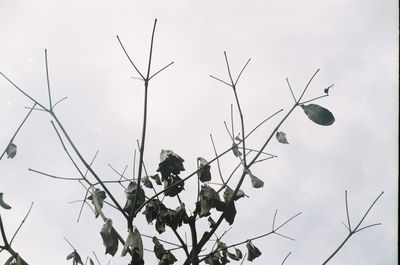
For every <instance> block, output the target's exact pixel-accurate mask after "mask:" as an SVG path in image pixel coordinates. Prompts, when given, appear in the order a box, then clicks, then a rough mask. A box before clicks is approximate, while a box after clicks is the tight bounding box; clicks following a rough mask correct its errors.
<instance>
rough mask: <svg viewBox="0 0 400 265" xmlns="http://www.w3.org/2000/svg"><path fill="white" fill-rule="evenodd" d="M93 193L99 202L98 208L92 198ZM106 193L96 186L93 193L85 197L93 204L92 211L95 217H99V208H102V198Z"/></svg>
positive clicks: (103, 198)
mask: <svg viewBox="0 0 400 265" xmlns="http://www.w3.org/2000/svg"><path fill="white" fill-rule="evenodd" d="M93 195H94V196H96V199H97V202H98V203H99V206H100V209H97V207H96V204H95V202H94V200H93ZM106 197H107V195H106V193H105V191H102V190H100V189H98V188H96V189H95V191H94V194H91V195H89V197H87V199H88V200H90V201H92V203H93V205H94V213H95V216H96V218H97V217H99V215H100V210H101V209H103V205H104V200H105V199H106Z"/></svg>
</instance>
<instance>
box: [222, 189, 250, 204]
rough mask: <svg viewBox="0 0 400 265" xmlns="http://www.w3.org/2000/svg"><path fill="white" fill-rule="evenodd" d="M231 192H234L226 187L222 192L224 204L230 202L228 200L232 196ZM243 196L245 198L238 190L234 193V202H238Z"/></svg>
mask: <svg viewBox="0 0 400 265" xmlns="http://www.w3.org/2000/svg"><path fill="white" fill-rule="evenodd" d="M233 192H234V190H232V189H231V188H230V187H228V186H226V188H225V191H224V201H225V202H229V201H230V199H231V198H232V196H233ZM244 196H246V194H244V192H243V191H242V190H238V192H237V193H236V196H235V201H237V200H239V199H240V198H243V197H244Z"/></svg>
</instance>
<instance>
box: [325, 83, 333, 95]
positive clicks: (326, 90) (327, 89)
mask: <svg viewBox="0 0 400 265" xmlns="http://www.w3.org/2000/svg"><path fill="white" fill-rule="evenodd" d="M334 85H335V84H332V85H330V86H328V87H327V88H325V89H324V93H325V94H327V95H328V94H329V89H330V88H331V87H333V86H334Z"/></svg>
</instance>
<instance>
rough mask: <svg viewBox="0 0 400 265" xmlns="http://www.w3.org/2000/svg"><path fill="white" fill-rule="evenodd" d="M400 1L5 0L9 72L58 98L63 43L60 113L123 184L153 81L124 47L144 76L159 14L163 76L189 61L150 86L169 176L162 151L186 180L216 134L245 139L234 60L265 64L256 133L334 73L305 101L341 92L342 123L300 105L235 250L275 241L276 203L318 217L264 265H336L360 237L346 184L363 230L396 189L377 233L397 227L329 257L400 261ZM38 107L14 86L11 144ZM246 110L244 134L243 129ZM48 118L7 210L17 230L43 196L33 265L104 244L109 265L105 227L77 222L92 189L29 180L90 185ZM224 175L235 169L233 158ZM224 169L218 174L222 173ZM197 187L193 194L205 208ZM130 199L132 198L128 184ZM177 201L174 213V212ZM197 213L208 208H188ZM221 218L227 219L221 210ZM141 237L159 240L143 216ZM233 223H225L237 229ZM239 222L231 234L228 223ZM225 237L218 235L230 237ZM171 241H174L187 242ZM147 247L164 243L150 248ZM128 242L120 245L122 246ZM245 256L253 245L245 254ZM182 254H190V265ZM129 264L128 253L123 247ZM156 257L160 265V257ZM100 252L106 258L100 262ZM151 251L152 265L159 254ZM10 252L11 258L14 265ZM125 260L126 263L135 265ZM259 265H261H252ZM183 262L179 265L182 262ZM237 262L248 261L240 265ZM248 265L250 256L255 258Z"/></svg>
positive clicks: (265, 249)
mask: <svg viewBox="0 0 400 265" xmlns="http://www.w3.org/2000/svg"><path fill="white" fill-rule="evenodd" d="M397 17H398V6H397V3H396V1H389V0H384V1H382V0H381V1H378V0H376V1H373V0H368V1H361V0H353V1H343V0H339V1H329V2H328V1H311V0H310V1H305V0H301V1H251V3H250V1H226V0H223V1H202V3H201V4H198V3H197V4H195V3H194V2H191V3H190V2H189V1H146V2H145V1H93V0H89V1H11V0H0V71H2V72H3V73H4V74H6V75H8V76H9V77H10V78H11V79H12V80H13V81H14V82H15V83H16V84H18V85H19V86H20V87H21V88H23V89H25V91H26V92H28V93H30V94H31V95H32V96H34V97H35V98H37V99H38V100H39V101H41V102H43V103H46V104H47V90H46V79H45V65H44V49H45V48H47V49H48V53H49V67H50V81H51V87H52V95H53V98H54V99H53V101H56V100H58V99H61V98H63V97H64V96H68V99H67V100H66V101H65V102H63V103H61V104H60V105H59V106H58V107H57V109H56V111H57V113H58V115H59V116H60V118H61V120H62V122H63V123H64V125H65V127H66V128H67V130H68V131H69V133H70V136H71V137H72V138H73V140H75V142H76V143H77V145H78V147H79V148H80V150H81V151H82V153H83V155H84V156H85V157H86V158H87V159H88V160H90V159H91V157H92V156H93V155H94V153H95V152H96V150H99V152H100V153H99V157H98V159H97V160H96V162H95V164H94V168H95V170H96V171H97V172H99V174H100V175H101V176H103V177H104V179H116V178H117V177H118V176H116V175H115V173H113V171H112V170H111V169H110V168H109V167H108V166H107V163H110V164H111V165H113V166H114V167H115V168H117V169H118V170H120V171H122V169H123V168H124V167H125V165H129V167H128V172H129V175H130V176H131V175H132V173H131V172H132V159H133V155H132V153H133V149H134V148H135V147H136V139H139V138H140V133H141V121H142V95H143V85H142V83H141V82H140V81H137V80H135V79H132V78H131V76H136V75H135V73H134V71H133V69H132V67H131V65H130V64H129V62H128V60H127V59H126V58H125V56H124V55H123V52H122V50H121V48H120V47H119V44H118V42H117V39H116V38H115V35H119V36H120V38H121V39H122V41H123V42H124V44H125V46H126V48H127V50H128V52H129V54H130V55H131V57H132V58H133V60H134V61H135V62H136V64H137V65H138V67H139V68H140V69H141V70H142V71H143V72H144V71H145V69H146V66H147V64H146V62H147V56H148V49H149V42H150V35H151V30H152V26H153V21H154V19H155V18H158V24H157V29H156V37H155V47H154V57H153V69H154V70H157V69H160V68H161V67H163V66H165V65H166V64H168V63H169V62H171V61H174V62H175V63H174V65H173V66H171V67H170V68H169V69H167V70H166V71H164V72H162V73H161V74H160V75H159V76H157V78H155V79H154V81H152V82H151V84H150V92H149V97H150V99H149V100H150V101H149V115H148V118H149V120H148V134H147V146H146V151H145V162H146V167H147V169H148V171H149V173H155V170H156V169H157V165H158V156H159V152H160V150H161V149H172V150H174V151H175V152H176V153H178V154H179V155H181V156H182V157H183V158H184V159H185V167H186V169H187V171H186V173H184V174H183V175H182V176H186V174H187V173H189V172H191V171H192V170H194V169H195V166H196V158H197V157H198V156H202V157H205V158H206V159H211V158H212V157H213V151H212V145H211V142H210V139H209V133H213V135H214V138H215V141H216V145H217V149H218V151H219V152H222V151H223V150H225V149H226V148H228V147H229V146H230V142H229V137H228V135H227V133H226V131H225V129H224V126H223V121H224V120H226V121H229V119H230V104H231V103H234V98H233V93H232V91H230V89H229V88H228V87H226V86H224V85H222V84H221V83H219V82H217V81H215V80H213V79H211V78H209V75H210V74H213V75H215V76H218V77H220V78H222V79H225V80H228V79H227V78H228V76H227V72H226V68H225V63H224V57H223V51H227V53H228V56H229V59H230V63H231V67H232V71H233V73H234V74H235V75H236V74H238V72H239V71H240V69H241V68H242V66H243V65H244V63H245V62H246V60H247V59H248V58H252V61H251V63H250V64H249V66H248V68H247V69H246V71H245V73H244V74H243V76H242V78H241V81H240V82H239V88H238V93H239V96H240V99H241V104H242V107H243V111H244V116H245V122H246V124H245V125H246V130H247V131H250V130H251V129H252V128H253V127H254V126H256V125H257V124H258V123H259V122H260V121H261V120H263V119H264V118H265V117H267V116H269V115H271V114H272V113H273V112H275V111H277V110H278V109H280V108H284V109H285V110H286V111H287V110H288V109H289V108H290V107H291V104H292V103H293V99H292V97H291V95H290V92H289V89H288V88H287V85H286V81H285V78H286V77H288V78H289V80H290V81H291V84H292V87H293V89H294V90H295V93H297V95H299V94H300V93H301V91H302V89H303V88H304V86H305V84H306V83H307V81H308V80H309V78H310V77H311V75H312V74H313V73H314V72H315V71H316V69H318V68H320V69H321V71H320V73H319V74H318V75H317V77H316V78H315V80H314V81H313V83H312V84H311V87H310V89H309V90H308V92H307V94H306V98H311V97H315V96H319V95H321V94H322V92H323V89H324V88H325V87H327V86H329V85H330V84H332V83H335V86H334V87H333V88H332V89H331V93H330V94H331V95H330V96H329V97H327V98H323V99H321V100H320V101H319V102H317V104H320V105H322V106H324V107H326V108H328V109H330V110H331V111H332V112H333V114H334V115H335V117H336V122H335V124H334V125H333V126H330V127H321V126H318V125H316V124H314V123H312V122H311V121H309V120H308V119H307V117H306V116H305V115H304V113H302V110H301V109H298V110H296V111H295V113H294V114H293V115H292V116H291V117H290V118H289V120H288V121H287V122H286V123H285V124H284V125H283V126H282V127H281V130H282V131H284V132H286V133H287V137H288V141H289V143H290V144H289V145H282V144H278V143H276V141H273V143H271V144H270V146H269V148H268V150H267V151H268V152H272V153H273V154H275V155H277V156H279V157H278V158H277V159H273V160H270V161H268V162H266V163H263V164H258V165H257V166H255V167H254V169H253V173H254V174H255V175H257V176H259V177H260V178H262V179H263V180H264V182H265V186H264V188H263V189H257V190H256V189H252V188H251V185H250V180H248V179H247V180H246V181H245V184H244V186H243V189H244V190H245V192H246V193H247V194H248V195H249V196H250V198H246V199H241V200H239V201H238V202H237V204H236V205H237V209H238V215H237V217H236V221H235V224H234V225H233V228H232V230H230V232H229V233H228V234H227V235H226V237H225V242H226V243H228V244H230V243H235V242H238V241H242V240H245V239H247V238H250V237H253V236H257V235H259V234H262V233H265V232H269V231H270V229H271V222H272V217H273V214H274V211H275V209H277V208H278V209H279V213H278V219H279V220H285V218H288V217H290V216H292V215H294V214H295V213H297V212H299V211H301V212H303V214H302V215H300V216H299V217H298V218H296V219H295V220H294V221H292V222H291V223H289V225H288V226H287V227H286V228H285V229H284V230H282V233H284V234H285V235H287V236H290V237H294V238H295V239H296V241H295V242H292V241H289V240H286V239H283V238H281V237H274V236H271V237H266V238H263V239H260V240H257V241H254V244H255V245H256V246H257V247H259V248H260V250H261V251H262V253H263V254H262V256H261V257H260V258H258V259H256V260H255V261H254V262H253V263H252V264H267V263H268V264H281V262H282V260H283V258H284V257H285V255H286V254H287V253H288V252H289V251H292V254H291V256H290V258H289V259H288V261H287V263H286V264H321V262H322V261H323V260H325V259H326V258H327V257H328V256H329V255H330V254H331V253H332V252H333V250H334V249H335V248H336V247H337V246H338V245H339V244H340V243H341V241H342V240H343V239H344V238H345V236H346V229H345V227H344V226H343V225H342V222H343V221H345V220H346V215H345V207H344V206H345V205H344V191H345V190H348V191H349V203H350V210H351V212H350V215H351V217H352V220H353V224H354V223H355V222H356V221H358V220H359V218H360V217H361V216H362V214H363V213H364V212H365V210H366V209H367V208H368V206H369V205H370V203H371V202H372V201H373V200H374V199H375V198H376V196H378V194H379V193H380V192H381V191H385V194H384V195H383V197H382V198H381V200H380V201H379V202H378V203H377V205H376V206H375V207H374V208H373V210H372V211H371V213H370V215H369V216H368V218H367V219H366V220H365V224H373V223H377V222H382V226H378V227H373V228H370V229H367V230H366V231H363V232H361V233H359V234H357V235H355V236H354V238H351V239H350V241H349V242H348V243H347V244H346V245H345V247H344V248H343V249H342V250H341V252H339V254H338V255H337V256H336V257H335V258H334V259H333V260H332V262H331V263H330V264H371V265H372V264H373V265H375V264H396V261H397V253H396V251H397V198H398V190H397V186H398V181H397V170H398V168H397V161H398V153H397V150H396V149H397V148H396V147H397V146H398V140H397V136H398V123H397V118H398V112H397V106H398V74H397V73H398V59H397V58H398V37H397V36H398V20H397ZM31 105H32V103H31V102H30V101H29V100H27V99H26V98H25V97H24V96H22V95H21V94H20V93H19V92H18V91H16V89H14V88H13V87H12V86H11V85H10V84H9V83H8V82H7V81H6V80H4V79H3V78H0V124H1V127H0V149H1V151H2V150H3V148H5V147H6V145H7V143H8V141H9V139H10V137H11V136H12V134H13V133H14V131H15V129H16V128H17V127H18V125H19V124H20V122H21V121H22V119H23V118H24V117H25V115H26V113H27V110H26V109H24V107H25V106H31ZM283 115H284V114H281V115H280V116H278V117H276V118H275V119H273V120H272V121H271V122H270V123H269V124H267V125H265V126H263V127H262V128H261V129H259V130H258V132H257V133H256V134H254V136H253V138H251V139H250V140H249V145H251V147H254V148H257V147H260V146H261V145H262V143H263V141H265V139H266V137H267V136H268V135H269V133H270V131H271V130H272V129H273V128H274V126H275V125H276V124H277V123H278V121H279V119H280V118H282V117H283ZM237 118H238V115H237V114H236V116H235V120H236V125H237V127H236V131H239V127H238V125H239V120H238V119H237ZM49 121H50V119H49V116H48V115H46V114H45V113H41V112H34V113H33V115H32V116H31V118H30V119H29V120H28V121H27V123H26V125H25V126H24V127H23V129H22V131H21V132H20V134H19V135H18V136H17V138H16V139H15V141H14V142H15V143H16V144H17V145H18V153H17V156H16V157H15V158H14V159H12V160H11V159H3V160H2V161H1V162H0V172H1V175H0V192H4V193H5V194H6V195H5V198H6V200H7V202H8V203H9V204H11V205H12V206H13V209H12V210H11V211H5V210H3V209H0V210H1V214H2V218H3V221H4V223H5V225H6V228H7V232H8V234H9V235H10V236H11V234H12V233H13V231H14V230H15V229H16V227H17V226H18V225H19V222H20V221H21V220H22V218H23V216H24V215H25V213H26V211H27V209H28V208H29V205H30V202H32V201H34V202H35V204H34V207H33V210H32V212H31V214H30V216H29V218H28V219H27V221H26V223H25V224H24V226H23V227H22V230H21V231H20V233H19V234H18V236H17V238H16V239H15V242H14V247H15V249H16V250H18V251H19V252H20V253H21V255H23V257H25V258H26V259H27V260H28V261H30V264H43V265H47V264H70V262H69V261H68V262H67V261H66V260H65V257H66V256H67V254H68V253H70V252H71V251H72V250H71V248H70V247H69V246H68V244H67V243H66V242H65V241H64V239H63V236H66V237H67V238H68V239H69V240H70V241H71V242H72V243H73V245H74V247H75V248H77V250H78V251H79V252H80V253H81V255H82V256H84V257H86V255H90V254H91V253H92V251H93V250H94V251H95V252H96V254H97V255H98V257H99V259H100V261H101V262H102V264H107V262H108V259H109V257H105V256H104V255H103V254H102V253H104V249H103V246H102V242H101V238H100V235H99V231H100V229H101V226H102V222H101V221H100V220H95V219H94V218H93V214H92V213H91V212H90V210H89V209H88V208H85V209H84V212H83V215H82V218H81V221H80V222H79V223H77V222H76V219H77V216H78V212H79V208H80V204H68V202H70V201H74V200H79V199H82V198H83V195H84V190H83V189H82V187H81V186H80V185H79V184H78V183H75V182H63V181H58V180H55V179H50V178H47V177H44V176H41V175H37V174H34V173H32V172H29V171H28V170H27V169H28V168H33V169H37V170H42V171H45V172H47V173H50V174H55V175H58V176H64V177H77V176H78V174H77V173H76V172H75V171H74V168H73V166H72V165H71V163H70V162H69V160H68V158H67V157H66V155H65V153H64V152H63V150H62V147H61V145H60V143H59V142H58V140H57V136H56V134H55V132H54V130H53V129H52V127H51V124H50V122H49ZM222 163H223V164H222V170H223V172H224V174H225V175H228V174H229V173H230V170H231V168H232V166H234V165H235V163H236V160H235V159H234V157H233V155H232V154H229V155H228V156H227V157H226V158H225V159H223V161H222ZM212 173H213V176H214V178H215V179H217V178H218V174H217V169H216V166H215V165H214V166H213V167H212ZM195 187H196V185H195V181H192V182H189V183H187V184H186V192H185V195H183V197H184V198H187V199H188V200H194V199H195ZM115 193H116V194H117V195H116V196H117V198H118V199H119V200H120V201H121V204H124V194H123V192H122V190H121V189H118V187H115ZM170 207H171V208H172V207H175V206H172V204H171V206H170ZM187 208H188V209H193V201H191V202H190V203H187ZM105 213H106V214H107V215H109V216H110V217H112V218H113V219H114V222H115V224H116V226H117V228H118V229H119V230H120V231H122V232H124V229H125V223H124V222H123V220H121V219H118V218H119V215H115V211H114V210H112V209H111V208H109V207H107V206H105ZM214 216H217V215H214ZM140 219H141V220H140V221H138V223H137V225H138V227H139V229H140V231H141V232H142V233H145V234H148V235H153V234H157V232H156V231H155V230H154V229H153V228H152V227H151V226H148V225H147V224H145V218H144V216H140ZM225 224H226V223H225ZM225 224H224V227H222V230H221V231H223V229H227V228H228V226H227V225H225ZM221 231H219V235H220V234H222V232H221ZM161 238H164V239H168V240H171V241H174V242H177V240H176V239H175V238H174V236H173V235H170V234H166V235H164V234H163V235H162V236H161ZM144 242H145V247H146V248H150V249H151V248H152V247H153V245H152V243H151V241H150V240H147V239H145V240H144ZM120 249H121V246H120ZM241 249H242V250H243V251H245V247H244V246H243V247H241ZM179 253H181V252H177V256H179V255H180V254H179ZM117 255H119V254H117ZM145 255H146V257H149V259H148V260H149V262H148V263H147V264H155V261H154V259H153V257H152V256H153V254H152V253H149V252H145ZM92 256H93V255H92ZM150 257H151V258H150ZM7 258H8V256H7V255H6V253H1V254H0V263H2V262H4V261H5V260H6V259H7ZM125 263H127V260H126V259H123V258H120V257H115V258H114V259H112V261H111V264H125ZM249 263H250V262H249ZM177 264H179V263H177ZM232 264H239V263H238V262H236V263H235V262H232ZM245 264H247V262H245Z"/></svg>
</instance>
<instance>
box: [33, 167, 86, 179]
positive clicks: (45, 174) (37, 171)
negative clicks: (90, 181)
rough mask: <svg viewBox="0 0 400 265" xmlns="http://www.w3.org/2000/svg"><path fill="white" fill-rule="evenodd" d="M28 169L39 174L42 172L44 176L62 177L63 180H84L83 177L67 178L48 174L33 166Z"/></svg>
mask: <svg viewBox="0 0 400 265" xmlns="http://www.w3.org/2000/svg"><path fill="white" fill-rule="evenodd" d="M28 170H29V171H32V172H35V173H37V174H40V175H44V176H47V177H50V178H53V179H61V180H83V178H66V177H58V176H55V175H51V174H48V173H44V172H42V171H39V170H35V169H32V168H28Z"/></svg>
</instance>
